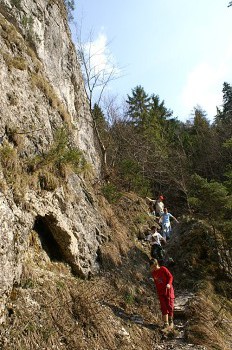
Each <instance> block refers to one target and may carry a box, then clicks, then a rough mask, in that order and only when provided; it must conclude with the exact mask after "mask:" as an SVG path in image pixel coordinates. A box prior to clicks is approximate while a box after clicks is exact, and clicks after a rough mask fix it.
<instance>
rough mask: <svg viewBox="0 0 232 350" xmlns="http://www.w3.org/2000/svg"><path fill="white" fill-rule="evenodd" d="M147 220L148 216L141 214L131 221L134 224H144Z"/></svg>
mask: <svg viewBox="0 0 232 350" xmlns="http://www.w3.org/2000/svg"><path fill="white" fill-rule="evenodd" d="M148 219H149V216H148V215H147V214H146V213H141V214H139V215H137V216H136V217H135V218H134V220H133V221H134V223H135V224H146V223H147V221H148Z"/></svg>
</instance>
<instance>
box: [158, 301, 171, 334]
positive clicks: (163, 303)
mask: <svg viewBox="0 0 232 350" xmlns="http://www.w3.org/2000/svg"><path fill="white" fill-rule="evenodd" d="M166 299H167V298H166V296H165V295H160V296H159V300H160V308H161V312H162V320H163V322H164V324H163V329H165V328H167V327H168V326H169V323H168V308H167V300H166Z"/></svg>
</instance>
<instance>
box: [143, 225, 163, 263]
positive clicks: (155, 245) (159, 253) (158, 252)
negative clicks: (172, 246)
mask: <svg viewBox="0 0 232 350" xmlns="http://www.w3.org/2000/svg"><path fill="white" fill-rule="evenodd" d="M146 240H147V241H149V242H150V244H151V257H152V258H155V259H157V260H158V261H159V263H162V262H163V257H164V252H163V248H162V245H161V242H163V243H164V244H166V240H165V239H164V238H163V237H162V236H161V234H160V233H159V232H158V230H157V227H156V226H152V227H151V229H150V233H149V235H148V236H147V238H146Z"/></svg>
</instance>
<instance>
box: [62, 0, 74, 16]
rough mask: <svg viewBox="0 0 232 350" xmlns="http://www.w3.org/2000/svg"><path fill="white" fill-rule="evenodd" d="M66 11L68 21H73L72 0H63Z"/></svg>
mask: <svg viewBox="0 0 232 350" xmlns="http://www.w3.org/2000/svg"><path fill="white" fill-rule="evenodd" d="M64 3H65V6H66V9H67V13H68V20H69V21H72V20H73V14H72V13H73V11H74V9H75V3H74V0H64Z"/></svg>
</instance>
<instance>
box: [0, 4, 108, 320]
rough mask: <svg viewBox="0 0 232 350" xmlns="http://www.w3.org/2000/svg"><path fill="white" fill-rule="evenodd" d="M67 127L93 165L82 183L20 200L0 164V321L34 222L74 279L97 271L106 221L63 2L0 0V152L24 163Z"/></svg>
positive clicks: (74, 180) (71, 181)
mask: <svg viewBox="0 0 232 350" xmlns="http://www.w3.org/2000/svg"><path fill="white" fill-rule="evenodd" d="M12 4H15V5H12ZM65 124H66V125H68V128H69V130H71V131H70V135H71V137H72V144H73V145H74V146H75V147H78V148H79V149H80V150H82V151H83V153H84V156H85V159H86V160H87V162H88V163H89V164H90V166H91V169H92V170H91V171H92V173H91V181H88V184H87V183H85V181H84V179H83V178H82V177H81V175H76V174H73V175H70V176H68V178H67V181H66V184H65V188H66V190H65V189H64V187H63V186H59V187H58V188H56V189H55V190H54V191H36V190H33V189H31V188H30V189H29V187H28V186H25V189H23V191H24V193H23V194H24V201H23V202H20V201H16V198H15V195H14V193H13V192H14V191H13V190H12V184H11V183H10V181H9V179H7V178H6V173H5V172H4V166H1V165H0V182H1V186H0V228H1V235H0V268H1V272H0V277H1V278H0V294H1V302H0V304H1V309H0V322H2V321H3V320H4V305H5V303H6V302H7V298H8V296H9V294H10V291H11V289H12V286H13V285H14V284H15V283H19V281H20V275H21V270H22V264H23V260H24V252H25V251H26V249H27V247H28V244H29V235H30V232H31V230H32V229H33V228H34V226H35V223H36V220H38V219H39V220H42V221H41V222H42V223H43V225H44V227H45V228H47V229H49V230H50V232H51V234H52V236H53V238H54V239H55V241H56V242H57V244H58V246H59V248H60V250H61V253H62V256H63V258H64V260H65V261H66V262H67V263H68V264H70V265H71V267H72V270H73V271H74V273H76V274H78V275H80V276H84V277H87V276H88V275H89V274H92V273H95V272H96V271H97V270H98V263H97V258H98V249H99V247H100V246H101V244H102V243H103V242H104V241H105V240H106V236H105V232H106V224H105V221H104V218H103V217H102V216H101V214H100V210H99V205H98V202H97V199H96V197H95V195H94V193H93V190H92V189H91V182H92V183H93V182H96V181H97V180H98V178H99V174H100V158H99V155H98V152H97V150H96V144H95V141H94V140H95V137H94V130H93V126H92V121H91V115H90V113H89V110H88V105H87V99H86V95H85V92H84V85H83V80H82V75H81V71H80V66H79V63H78V59H77V55H76V52H75V48H74V45H73V43H72V41H71V36H70V31H69V28H68V24H67V20H66V12H65V7H64V4H63V1H59V0H54V1H49V0H36V1H34V0H21V1H18V2H17V1H15V2H12V1H10V0H1V4H0V137H1V139H0V141H1V142H0V148H1V147H3V145H4V142H7V145H8V146H9V147H10V149H11V150H14V151H15V150H16V151H17V155H18V156H19V157H20V159H23V160H24V161H26V160H27V159H30V158H32V157H34V156H35V155H43V154H45V153H46V151H47V150H48V149H49V147H51V145H52V144H53V142H54V132H55V130H56V129H59V128H61V127H63V126H64V125H65ZM9 130H11V131H12V130H13V131H14V134H13V139H12V134H10V132H9ZM0 164H1V163H0ZM12 166H16V165H15V164H13V165H12ZM18 175H20V174H16V177H17V176H18ZM22 176H23V175H22V174H21V180H20V181H21V182H19V184H18V187H19V189H18V190H19V191H20V190H21V191H22V188H20V186H21V183H22V181H23V180H22Z"/></svg>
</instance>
